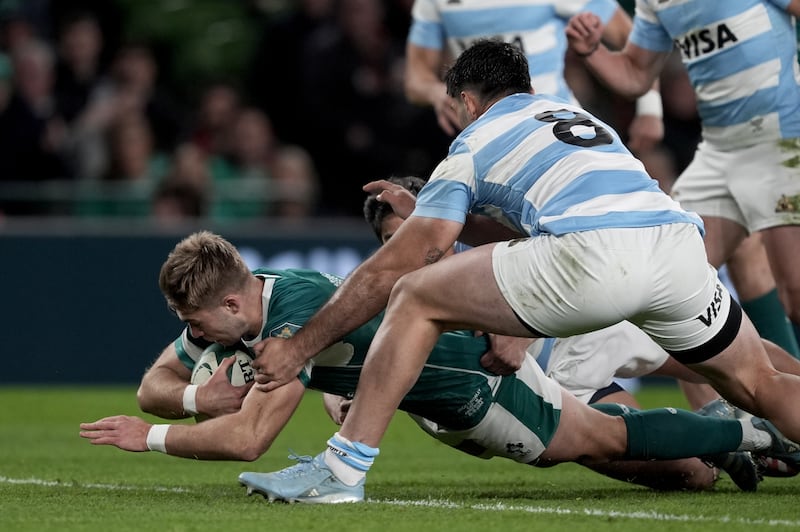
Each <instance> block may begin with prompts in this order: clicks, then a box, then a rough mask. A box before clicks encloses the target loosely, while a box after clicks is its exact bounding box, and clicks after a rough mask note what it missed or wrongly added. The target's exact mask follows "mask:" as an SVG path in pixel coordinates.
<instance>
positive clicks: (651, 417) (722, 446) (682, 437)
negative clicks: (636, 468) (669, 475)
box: [622, 408, 743, 460]
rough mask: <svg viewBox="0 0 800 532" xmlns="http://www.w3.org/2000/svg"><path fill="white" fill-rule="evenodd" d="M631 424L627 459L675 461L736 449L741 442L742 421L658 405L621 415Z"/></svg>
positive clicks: (629, 425)
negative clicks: (651, 408) (654, 407)
mask: <svg viewBox="0 0 800 532" xmlns="http://www.w3.org/2000/svg"><path fill="white" fill-rule="evenodd" d="M622 419H623V420H625V425H626V426H627V427H628V449H627V451H626V452H625V458H630V459H635V460H672V459H676V458H689V457H692V456H706V455H711V454H716V453H722V452H728V451H735V450H737V449H738V448H739V445H740V444H741V443H742V436H743V434H742V432H743V431H742V424H741V423H740V422H739V421H738V420H735V419H722V418H710V417H704V416H700V415H697V414H695V413H693V412H689V411H687V410H678V409H675V408H656V409H653V410H639V411H633V412H630V413H627V414H622Z"/></svg>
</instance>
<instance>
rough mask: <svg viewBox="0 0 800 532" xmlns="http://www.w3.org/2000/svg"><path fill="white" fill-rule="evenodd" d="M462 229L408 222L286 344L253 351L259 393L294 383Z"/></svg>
mask: <svg viewBox="0 0 800 532" xmlns="http://www.w3.org/2000/svg"><path fill="white" fill-rule="evenodd" d="M462 227H463V224H461V223H458V222H453V221H447V220H439V219H435V218H424V217H419V216H412V217H411V218H410V219H408V220H406V221H405V222H404V223H403V224H402V225H401V226H400V229H398V231H397V233H395V235H394V236H393V237H392V238H391V240H389V242H387V243H386V244H384V245H383V246H381V248H380V249H378V251H377V252H375V254H374V255H372V256H371V257H370V258H369V259H367V260H366V261H365V262H363V263H362V264H361V265H360V266H359V267H358V268H356V269H355V270H354V271H353V272H352V273H351V274H350V275H349V276H348V277H347V279H345V281H344V283H342V285H341V286H340V287H339V288H338V289H337V290H336V292H334V294H333V296H331V298H330V299H329V300H328V302H327V303H325V305H323V306H322V308H320V309H319V310H318V311H317V312H316V314H314V316H312V317H311V319H310V320H309V321H308V322H307V323H306V324H305V325H304V326H303V328H302V329H300V331H299V332H298V333H297V334H295V335H294V336H293V337H292V338H290V339H284V338H267V339H266V340H263V341H262V342H260V343H259V344H257V345H256V346H255V347H254V351H255V352H256V353H258V357H257V358H256V359H255V360H254V361H253V367H254V368H255V369H256V370H257V375H256V382H257V383H259V384H258V385H257V388H258V389H260V390H264V391H267V390H271V389H274V388H275V387H277V386H280V385H282V384H284V383H286V382H288V381H289V380H291V379H293V378H295V377H296V376H297V375H298V373H299V372H300V370H301V369H302V367H303V365H304V364H305V362H306V361H307V360H309V359H310V358H312V357H313V356H315V355H316V354H317V353H319V352H320V351H322V350H323V349H325V348H326V347H328V346H330V345H332V344H333V343H334V342H336V341H338V340H339V339H340V338H342V337H343V336H345V335H346V334H348V333H350V332H351V331H353V330H355V329H356V328H358V327H360V326H361V325H363V324H364V323H366V322H367V321H368V320H369V319H371V318H372V317H374V316H375V315H377V314H378V313H379V312H380V311H381V310H383V308H384V307H385V306H386V303H387V301H388V300H389V293H390V292H391V290H392V287H393V286H394V284H395V283H396V282H397V280H398V279H399V278H400V277H402V276H403V275H404V274H406V273H408V272H410V271H414V270H417V269H419V268H422V267H423V266H425V265H427V264H432V263H434V262H437V261H438V260H439V259H441V258H442V257H443V256H444V255H445V253H447V252H448V250H450V248H452V246H453V244H454V243H455V241H456V238H458V235H459V233H460V232H461V229H462Z"/></svg>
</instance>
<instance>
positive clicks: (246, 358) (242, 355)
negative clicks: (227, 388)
mask: <svg viewBox="0 0 800 532" xmlns="http://www.w3.org/2000/svg"><path fill="white" fill-rule="evenodd" d="M228 357H236V361H235V362H234V363H233V364H232V365H231V366H230V367H229V368H228V372H227V373H228V382H230V383H231V384H233V385H234V386H244V385H246V384H249V383H251V382H253V381H254V380H255V378H256V372H255V370H254V369H253V366H252V365H251V364H250V363H251V362H252V361H253V358H252V357H251V356H250V353H246V352H244V351H241V350H239V349H236V348H233V347H225V346H224V345H221V344H211V345H210V346H208V347H207V348H206V349H205V351H203V353H202V354H201V355H200V358H198V359H197V362H196V363H195V365H194V369H193V370H192V379H191V382H192V384H203V383H204V382H206V381H207V380H208V379H210V378H211V375H213V374H214V372H215V371H216V370H217V368H218V367H219V365H220V364H221V363H222V361H223V360H225V359H226V358H228Z"/></svg>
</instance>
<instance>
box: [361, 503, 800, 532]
mask: <svg viewBox="0 0 800 532" xmlns="http://www.w3.org/2000/svg"><path fill="white" fill-rule="evenodd" d="M369 502H372V503H382V504H391V505H395V506H422V507H428V508H442V509H450V508H452V509H469V510H479V511H487V512H508V511H511V512H527V513H533V514H553V515H575V516H589V517H602V518H604V519H605V518H609V517H615V518H624V519H638V520H646V521H665V522H689V523H698V522H703V523H735V524H744V525H758V526H791V527H800V521H790V520H786V519H747V518H743V517H729V516H719V517H711V516H703V515H673V514H662V513H658V512H619V511H616V510H597V509H593V508H583V509H569V508H558V507H547V506H526V505H511V504H505V503H502V502H498V503H495V504H466V503H458V502H453V501H443V500H435V499H431V500H420V501H405V500H398V499H387V500H378V499H370V500H369Z"/></svg>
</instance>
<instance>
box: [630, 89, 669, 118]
mask: <svg viewBox="0 0 800 532" xmlns="http://www.w3.org/2000/svg"><path fill="white" fill-rule="evenodd" d="M636 115H637V116H640V115H650V116H657V117H659V118H661V117H663V116H664V109H663V106H662V105H661V94H659V93H658V91H654V90H652V89H651V90H649V91H647V92H646V93H645V94H644V95H643V96H642V97H641V98H639V99H638V100H636Z"/></svg>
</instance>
